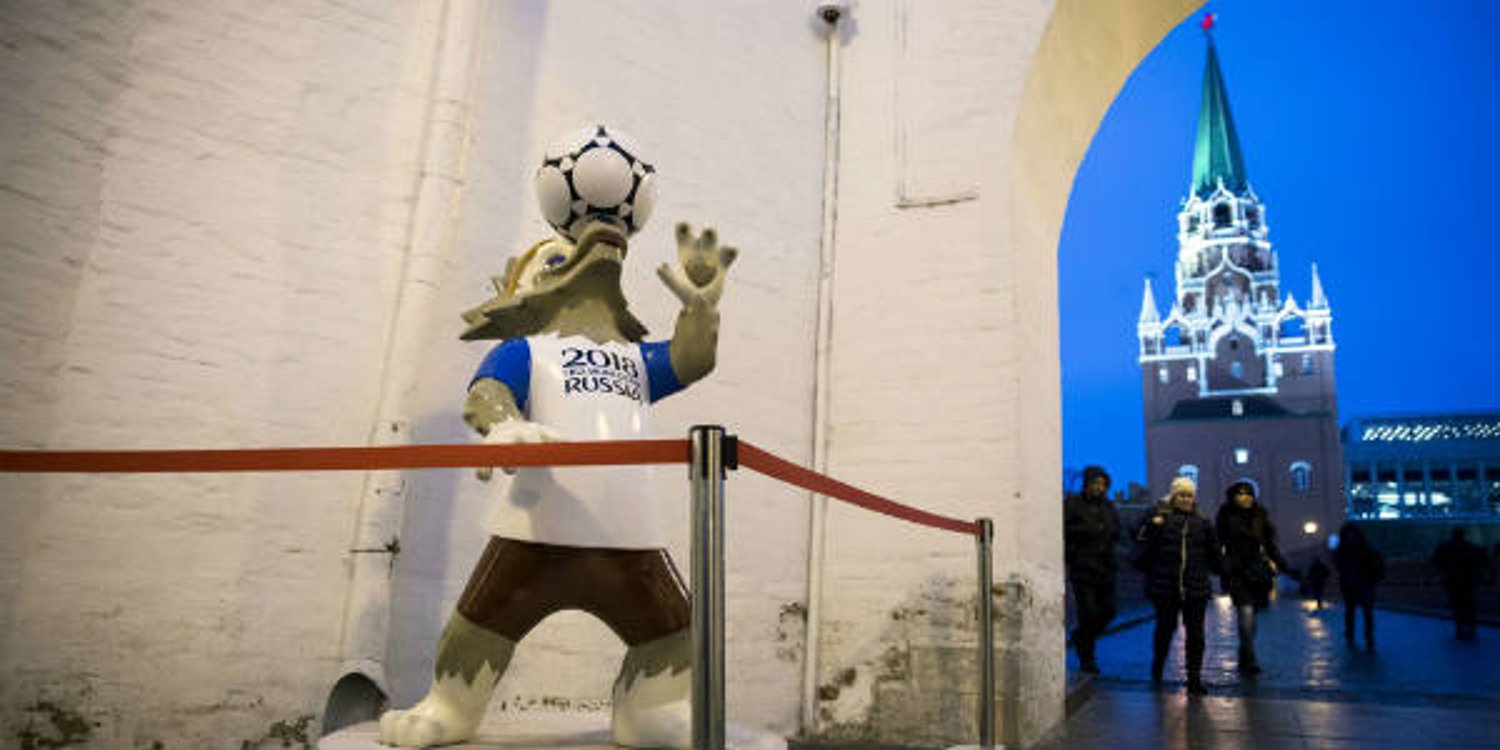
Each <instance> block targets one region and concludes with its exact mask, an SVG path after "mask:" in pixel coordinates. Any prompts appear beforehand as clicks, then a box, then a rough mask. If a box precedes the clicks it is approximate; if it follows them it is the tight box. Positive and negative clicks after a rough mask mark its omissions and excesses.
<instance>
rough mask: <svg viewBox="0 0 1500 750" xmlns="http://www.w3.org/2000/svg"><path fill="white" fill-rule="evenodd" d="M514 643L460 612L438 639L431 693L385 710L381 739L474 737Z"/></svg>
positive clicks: (420, 741)
mask: <svg viewBox="0 0 1500 750" xmlns="http://www.w3.org/2000/svg"><path fill="white" fill-rule="evenodd" d="M515 648H516V643H515V641H513V640H511V639H509V638H506V637H504V636H502V635H499V634H497V633H493V632H490V631H489V630H486V629H484V628H482V627H480V626H478V625H476V624H474V623H473V622H470V621H469V619H468V618H466V617H464V616H463V614H462V613H461V612H455V613H454V614H453V618H452V619H450V620H449V621H448V626H447V627H445V628H443V635H442V638H440V639H439V640H438V652H437V665H436V666H435V667H434V669H433V677H432V687H431V689H430V690H428V692H427V697H425V698H423V699H422V700H421V701H420V702H418V703H417V705H415V706H412V707H411V708H409V709H406V710H404V711H400V710H398V711H387V712H386V713H385V714H384V715H382V716H381V717H380V741H381V742H383V743H385V744H387V745H399V746H402V747H431V746H433V745H447V744H452V743H455V742H462V741H464V740H466V739H469V738H470V737H473V736H474V732H475V731H476V730H477V729H478V728H479V720H480V719H482V718H483V717H484V710H485V707H486V706H488V705H489V702H490V696H491V695H492V694H494V692H495V685H496V683H498V682H500V676H501V675H502V674H504V673H505V668H506V667H507V666H508V665H509V664H510V657H511V654H512V653H513V652H514V651H515Z"/></svg>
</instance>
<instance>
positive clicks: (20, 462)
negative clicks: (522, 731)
mask: <svg viewBox="0 0 1500 750" xmlns="http://www.w3.org/2000/svg"><path fill="white" fill-rule="evenodd" d="M689 458H690V448H689V445H688V441H686V440H614V441H599V442H576V443H536V444H521V445H391V446H373V447H356V448H347V447H346V448H259V449H240V450H141V451H14V450H10V451H0V472H33V473H35V472H68V473H78V472H82V473H90V474H141V473H164V472H179V473H204V472H229V471H375V470H381V469H444V468H467V467H476V466H609V465H626V464H637V465H638V464H685V463H687V462H688V460H689ZM739 461H740V463H741V464H742V465H743V466H745V467H746V468H748V469H752V470H754V471H758V472H760V473H762V474H765V475H766V476H768V477H772V478H775V479H780V480H781V481H783V482H787V483H789V484H794V485H796V486H798V487H801V488H803V489H807V490H811V491H813V492H817V493H819V494H822V495H827V496H829V497H832V498H834V499H837V500H842V501H844V502H847V503H850V504H851V505H857V506H859V507H861V508H864V509H866V510H872V511H875V512H876V513H884V514H885V515H888V516H893V517H895V518H900V519H902V520H905V521H911V522H912V523H917V524H921V525H923V526H931V527H933V528H938V529H944V530H947V531H956V532H958V533H961V534H970V535H972V534H976V533H978V531H979V526H978V524H976V523H974V522H972V521H963V520H960V519H957V518H950V517H948V516H940V515H937V514H936V513H929V512H927V511H925V510H921V509H919V508H913V507H910V506H907V505H902V504H901V503H898V502H895V501H893V500H888V499H886V498H883V497H881V496H879V495H875V494H872V493H869V492H865V491H864V490H861V489H859V488H858V487H854V486H852V485H848V484H845V483H843V482H840V481H838V480H836V479H833V478H832V477H828V476H824V475H822V474H819V473H817V472H815V471H813V470H811V469H808V468H804V467H802V466H798V465H797V464H794V463H792V462H790V461H787V460H785V459H783V458H780V457H778V456H775V455H773V454H771V453H769V452H767V451H765V450H763V449H761V448H757V447H756V446H754V445H751V444H749V443H747V442H745V441H743V440H741V441H739Z"/></svg>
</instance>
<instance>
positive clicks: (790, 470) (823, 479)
mask: <svg viewBox="0 0 1500 750" xmlns="http://www.w3.org/2000/svg"><path fill="white" fill-rule="evenodd" d="M739 460H740V465H741V466H744V467H746V468H748V469H754V470H755V471H758V472H760V473H762V474H765V475H766V476H768V477H774V478H776V479H780V480H781V481H783V482H786V483H788V484H795V485H797V486H798V487H801V488H802V489H805V490H812V491H813V492H816V493H818V494H820V495H827V496H829V497H832V498H835V499H838V500H843V501H844V502H846V503H849V504H851V505H858V506H859V507H861V508H864V509H865V510H873V511H875V512H876V513H884V514H885V515H888V516H894V517H896V518H900V519H902V520H904V521H911V522H912V523H918V524H922V525H923V526H931V527H933V528H936V529H945V530H947V531H956V532H958V533H960V534H969V535H971V536H972V535H974V534H978V533H979V524H977V523H975V522H973V521H963V520H960V519H957V518H949V517H948V516H940V515H938V514H936V513H929V512H927V511H925V510H922V509H920V508H913V507H911V506H908V505H902V504H901V503H898V502H896V501H894V500H887V499H886V498H883V497H881V496H879V495H875V494H871V493H869V492H865V491H864V490H862V489H860V488H858V487H854V486H852V485H848V484H844V483H843V482H840V481H839V480H837V479H834V478H832V477H829V476H825V475H823V474H819V473H818V472H816V471H813V470H812V469H808V468H805V467H802V466H798V465H797V464H794V463H792V462H790V461H787V460H786V459H784V458H781V457H779V456H776V455H773V454H771V453H768V452H766V451H764V450H762V449H760V448H757V447H755V446H753V445H751V444H749V443H747V442H745V441H744V440H741V441H740V449H739Z"/></svg>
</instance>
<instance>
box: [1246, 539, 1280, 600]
mask: <svg viewBox="0 0 1500 750" xmlns="http://www.w3.org/2000/svg"><path fill="white" fill-rule="evenodd" d="M1243 575H1244V578H1245V586H1246V587H1248V588H1249V589H1250V590H1251V591H1252V592H1254V593H1256V594H1261V595H1263V594H1266V593H1269V592H1270V591H1271V587H1272V586H1274V585H1276V570H1275V569H1274V568H1272V567H1271V560H1270V558H1268V557H1267V556H1266V547H1265V545H1264V544H1263V545H1261V547H1260V554H1259V555H1256V556H1255V559H1254V560H1251V561H1250V564H1249V565H1247V566H1245V569H1244V571H1243Z"/></svg>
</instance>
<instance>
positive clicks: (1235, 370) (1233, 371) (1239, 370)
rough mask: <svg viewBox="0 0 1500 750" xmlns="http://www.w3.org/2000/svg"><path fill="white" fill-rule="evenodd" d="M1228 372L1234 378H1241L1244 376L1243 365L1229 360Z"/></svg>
mask: <svg viewBox="0 0 1500 750" xmlns="http://www.w3.org/2000/svg"><path fill="white" fill-rule="evenodd" d="M1229 374H1230V375H1232V376H1234V377H1235V379H1239V378H1243V377H1245V366H1244V365H1242V364H1240V363H1239V362H1230V363H1229Z"/></svg>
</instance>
